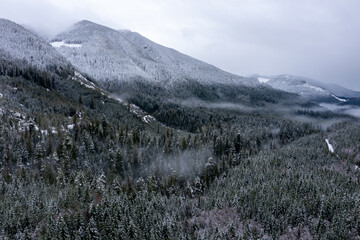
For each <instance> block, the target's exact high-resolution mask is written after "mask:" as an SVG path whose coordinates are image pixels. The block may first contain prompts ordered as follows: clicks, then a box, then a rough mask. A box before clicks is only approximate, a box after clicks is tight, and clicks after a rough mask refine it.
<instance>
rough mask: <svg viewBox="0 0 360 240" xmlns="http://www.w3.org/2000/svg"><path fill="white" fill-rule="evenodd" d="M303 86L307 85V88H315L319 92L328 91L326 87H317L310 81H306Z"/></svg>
mask: <svg viewBox="0 0 360 240" xmlns="http://www.w3.org/2000/svg"><path fill="white" fill-rule="evenodd" d="M303 86H304V87H307V88H310V89H313V90H315V91H318V92H326V91H325V90H324V89H322V88H320V87H315V86H313V85H310V84H308V83H304V84H303Z"/></svg>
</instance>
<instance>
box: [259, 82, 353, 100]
mask: <svg viewBox="0 0 360 240" xmlns="http://www.w3.org/2000/svg"><path fill="white" fill-rule="evenodd" d="M252 77H253V78H254V79H257V80H258V81H259V82H260V83H262V84H264V85H269V86H271V87H273V88H275V89H280V90H283V91H287V92H292V93H296V94H299V95H300V96H303V97H305V98H307V99H311V100H315V101H317V102H332V103H344V102H347V101H348V100H350V99H351V98H358V97H360V92H358V91H353V90H350V89H347V88H344V87H342V86H339V85H337V84H331V83H323V82H320V81H316V80H313V79H309V78H305V77H299V76H292V75H276V76H263V75H253V76H252Z"/></svg>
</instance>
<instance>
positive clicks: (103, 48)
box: [51, 20, 259, 89]
mask: <svg viewBox="0 0 360 240" xmlns="http://www.w3.org/2000/svg"><path fill="white" fill-rule="evenodd" d="M51 45H52V46H54V47H55V48H56V49H57V50H58V51H59V52H60V53H61V54H62V55H63V56H64V57H65V58H66V59H68V60H69V61H70V62H71V63H72V64H73V65H74V66H75V67H76V68H78V69H79V70H80V71H81V72H84V73H86V74H88V75H89V76H91V77H92V78H94V79H95V80H96V81H98V82H99V84H100V85H102V86H105V87H106V88H108V89H112V88H116V86H117V85H118V83H119V82H124V81H132V80H148V81H151V82H153V83H160V84H161V85H163V86H166V85H167V86H168V85H172V84H174V83H176V82H179V81H180V82H181V81H187V80H195V81H198V82H200V83H202V84H207V83H210V84H211V83H224V84H242V85H247V86H256V85H259V84H258V81H256V80H253V79H248V78H243V77H240V76H237V75H234V74H230V73H227V72H224V71H222V70H220V69H218V68H216V67H214V66H212V65H209V64H207V63H204V62H202V61H199V60H196V59H194V58H191V57H189V56H186V55H184V54H182V53H180V52H178V51H176V50H173V49H170V48H166V47H163V46H161V45H159V44H156V43H154V42H152V41H150V40H149V39H146V38H145V37H143V36H141V35H140V34H138V33H135V32H131V31H128V30H121V31H117V30H114V29H111V28H108V27H105V26H102V25H99V24H95V23H92V22H89V21H85V20H84V21H81V22H78V23H76V24H75V25H73V26H72V27H71V28H70V29H69V30H68V31H65V32H63V33H61V34H59V35H57V36H56V38H55V39H54V40H53V41H52V42H51Z"/></svg>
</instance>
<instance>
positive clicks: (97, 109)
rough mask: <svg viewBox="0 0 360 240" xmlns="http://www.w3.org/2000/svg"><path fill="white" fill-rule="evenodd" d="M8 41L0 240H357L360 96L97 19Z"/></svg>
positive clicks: (6, 35)
mask: <svg viewBox="0 0 360 240" xmlns="http://www.w3.org/2000/svg"><path fill="white" fill-rule="evenodd" d="M0 33H1V34H0V219H2V221H0V239H54V238H55V239H259V238H261V239H317V238H318V239H320V238H321V239H357V238H359V236H360V219H359V217H358V215H359V214H360V207H359V206H360V205H359V201H360V196H359V190H360V171H359V167H360V152H359V151H360V141H359V139H360V130H359V129H360V128H359V115H358V108H357V106H358V105H357V101H358V98H359V97H360V93H359V92H356V91H352V90H348V89H345V88H342V87H341V88H340V87H337V86H335V87H334V86H332V85H328V84H324V83H320V82H317V81H315V80H309V79H305V78H300V77H293V76H289V75H279V76H273V77H269V76H260V75H256V76H251V77H241V76H237V75H234V74H231V73H227V72H225V71H223V70H221V69H219V68H217V67H215V66H212V65H209V64H207V63H204V62H202V61H199V60H196V59H194V58H191V57H189V56H186V55H184V54H181V53H180V52H178V51H176V50H173V49H169V48H166V47H163V46H161V45H158V44H156V43H154V42H152V41H150V40H148V39H146V38H144V37H142V36H141V35H140V34H138V33H134V32H131V31H127V30H120V31H118V30H114V29H111V28H108V27H106V26H102V25H99V24H96V23H92V22H90V21H81V22H78V23H76V24H75V25H73V26H72V27H70V28H69V30H67V31H65V32H62V33H59V34H58V35H57V36H56V37H54V39H52V40H50V41H46V40H44V39H42V38H41V37H39V36H37V35H35V34H34V33H32V32H30V31H28V30H27V29H25V28H23V27H22V26H20V25H18V24H16V23H13V22H11V21H8V20H5V19H0Z"/></svg>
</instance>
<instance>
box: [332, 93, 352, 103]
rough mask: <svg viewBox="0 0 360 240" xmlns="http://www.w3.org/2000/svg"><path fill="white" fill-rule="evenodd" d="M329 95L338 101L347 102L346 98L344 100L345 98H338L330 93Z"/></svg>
mask: <svg viewBox="0 0 360 240" xmlns="http://www.w3.org/2000/svg"><path fill="white" fill-rule="evenodd" d="M331 96H333V98H335V99H336V100H338V101H340V102H347V101H348V100H346V99H343V98H339V97H337V96H335V95H334V94H333V95H331Z"/></svg>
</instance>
